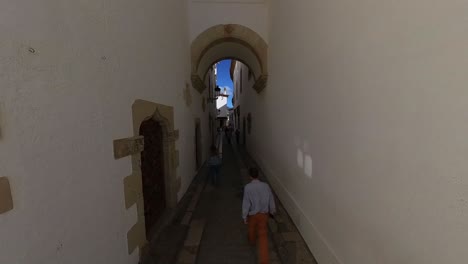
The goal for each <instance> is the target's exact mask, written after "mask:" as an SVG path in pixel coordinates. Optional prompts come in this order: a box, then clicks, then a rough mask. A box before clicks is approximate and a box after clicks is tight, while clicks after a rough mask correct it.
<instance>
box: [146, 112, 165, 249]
mask: <svg viewBox="0 0 468 264" xmlns="http://www.w3.org/2000/svg"><path fill="white" fill-rule="evenodd" d="M140 135H141V136H143V137H144V141H145V148H144V151H143V152H141V172H142V178H143V198H144V203H145V205H144V209H145V225H146V236H147V239H148V240H150V239H151V237H150V234H151V230H152V228H153V227H154V225H155V223H156V222H157V221H158V219H159V218H160V217H161V215H162V213H163V211H164V209H165V208H166V190H165V183H164V149H163V131H162V127H161V125H160V124H159V123H158V122H157V121H155V120H153V119H149V120H147V121H144V122H143V123H141V126H140Z"/></svg>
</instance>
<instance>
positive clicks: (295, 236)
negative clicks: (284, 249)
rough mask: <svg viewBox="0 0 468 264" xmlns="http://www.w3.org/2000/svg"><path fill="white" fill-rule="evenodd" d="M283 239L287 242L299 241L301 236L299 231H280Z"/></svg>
mask: <svg viewBox="0 0 468 264" xmlns="http://www.w3.org/2000/svg"><path fill="white" fill-rule="evenodd" d="M282 236H283V239H284V241H287V242H299V241H302V237H301V235H300V234H299V233H297V232H286V233H282Z"/></svg>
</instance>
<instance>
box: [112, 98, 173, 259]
mask: <svg viewBox="0 0 468 264" xmlns="http://www.w3.org/2000/svg"><path fill="white" fill-rule="evenodd" d="M132 116H133V134H134V137H133V138H129V139H126V140H127V141H129V142H131V140H134V139H136V138H137V139H139V140H141V138H142V137H140V136H139V132H140V131H139V130H140V125H141V123H142V122H143V121H145V120H148V119H149V118H152V119H154V120H155V121H157V122H159V123H160V124H161V127H162V130H163V153H164V154H163V156H164V166H165V168H164V181H165V185H166V186H165V190H166V208H167V209H173V208H175V207H176V205H177V193H178V192H179V190H180V187H181V179H180V177H178V176H177V167H178V166H179V152H178V151H177V150H176V144H175V142H176V140H177V139H178V138H179V131H178V130H174V109H173V107H171V106H167V105H162V104H158V103H154V102H150V101H145V100H136V101H135V102H134V103H133V105H132ZM121 141H122V142H124V141H123V140H121ZM129 145H132V144H131V143H129ZM143 148H144V146H143ZM140 151H141V150H140ZM140 151H133V152H132V153H130V154H131V157H132V175H130V176H128V177H126V178H125V179H124V187H125V206H126V208H127V209H129V208H130V207H132V206H133V205H134V204H136V206H137V215H138V219H137V223H135V225H134V226H133V227H132V228H131V229H130V230H129V231H128V232H127V243H128V253H129V254H131V253H132V252H133V251H134V250H135V249H136V248H139V249H140V254H141V251H142V249H143V247H144V246H145V245H146V244H147V239H146V228H145V215H144V213H145V212H144V200H143V185H142V172H141V167H140V166H141V154H140Z"/></svg>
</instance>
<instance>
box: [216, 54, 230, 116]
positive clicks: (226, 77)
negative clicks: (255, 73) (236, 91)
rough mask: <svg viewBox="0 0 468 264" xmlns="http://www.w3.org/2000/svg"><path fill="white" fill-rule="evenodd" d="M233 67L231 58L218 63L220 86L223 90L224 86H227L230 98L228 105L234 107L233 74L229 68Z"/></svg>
mask: <svg viewBox="0 0 468 264" xmlns="http://www.w3.org/2000/svg"><path fill="white" fill-rule="evenodd" d="M230 68H231V60H223V61H220V62H219V64H218V83H217V84H218V86H219V88H221V91H223V90H224V87H226V88H227V91H228V94H229V98H228V107H230V108H232V95H233V92H232V91H233V89H232V87H233V84H232V80H231V76H230V74H229V69H230Z"/></svg>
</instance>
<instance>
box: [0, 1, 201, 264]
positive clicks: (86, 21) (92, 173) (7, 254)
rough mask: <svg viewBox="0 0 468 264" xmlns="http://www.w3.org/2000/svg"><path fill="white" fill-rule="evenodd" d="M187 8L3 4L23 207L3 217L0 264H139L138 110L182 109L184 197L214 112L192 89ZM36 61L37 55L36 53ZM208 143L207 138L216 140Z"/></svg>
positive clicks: (0, 103) (4, 55) (7, 145)
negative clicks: (187, 91)
mask: <svg viewBox="0 0 468 264" xmlns="http://www.w3.org/2000/svg"><path fill="white" fill-rule="evenodd" d="M186 14H187V10H186V2H185V1H182V0H177V1H149V0H135V1H121V0H117V1H112V2H109V1H104V0H94V1H71V0H64V1H53V0H36V1H32V0H4V1H2V2H1V3H0V36H1V38H0V116H1V118H0V120H1V123H0V128H1V137H0V176H8V177H9V179H10V181H11V186H12V192H13V199H14V205H15V208H14V209H13V210H12V211H10V212H8V213H6V214H2V215H0V238H1V239H0V263H18V264H42V263H47V264H58V263H67V264H74V263H76V264H78V263H80V264H81V263H88V264H94V263H95V264H102V263H115V264H136V263H137V262H138V252H134V254H132V255H131V256H129V255H128V253H127V244H126V243H127V242H126V241H127V238H126V235H127V231H128V230H129V229H130V228H131V226H132V225H133V224H135V223H136V209H135V207H132V208H131V209H130V210H126V209H125V204H124V191H123V179H124V177H126V176H128V175H130V174H131V162H130V159H129V158H124V159H122V160H117V161H116V160H114V158H113V148H112V141H113V140H114V139H117V138H123V137H128V136H132V133H133V132H132V113H131V105H132V103H133V102H134V100H136V99H145V100H149V101H153V102H157V103H161V104H166V105H171V106H176V107H175V127H176V129H179V130H180V139H179V140H178V142H177V149H178V150H179V153H180V167H179V169H178V171H177V174H178V175H180V176H181V177H182V191H181V192H180V193H179V198H180V197H181V196H182V195H183V193H184V192H185V190H186V188H187V186H188V184H189V183H190V181H191V179H192V177H193V176H194V173H195V158H194V153H195V151H194V144H195V142H194V131H195V122H194V118H196V117H200V118H202V122H203V124H204V127H203V128H202V131H203V132H205V133H207V132H208V130H207V129H205V128H206V127H207V126H205V124H206V118H207V114H205V113H203V114H202V110H201V97H200V95H198V94H197V92H196V91H195V90H194V89H191V101H192V104H191V106H190V107H187V106H186V105H185V101H184V96H183V95H184V93H183V89H184V88H185V84H186V82H188V83H189V82H190V81H189V68H188V67H189V65H190V61H189V46H188V45H189V40H188V35H189V34H188V26H187V25H188V21H187V20H186V19H185V18H186ZM33 52H34V53H33ZM204 137H208V135H205V136H204Z"/></svg>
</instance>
